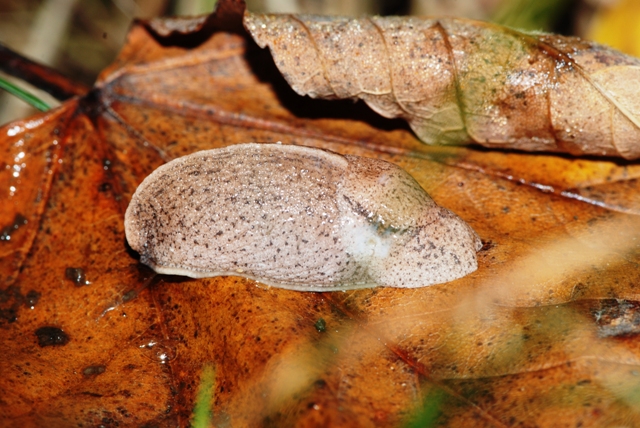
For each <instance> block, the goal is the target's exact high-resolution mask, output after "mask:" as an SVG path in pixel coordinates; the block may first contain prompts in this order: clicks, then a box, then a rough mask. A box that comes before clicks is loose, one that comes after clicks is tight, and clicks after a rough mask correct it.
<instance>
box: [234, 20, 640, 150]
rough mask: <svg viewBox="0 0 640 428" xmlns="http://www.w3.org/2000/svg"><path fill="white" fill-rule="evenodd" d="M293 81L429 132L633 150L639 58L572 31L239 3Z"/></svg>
mask: <svg viewBox="0 0 640 428" xmlns="http://www.w3.org/2000/svg"><path fill="white" fill-rule="evenodd" d="M245 26H246V28H247V29H248V30H249V32H250V33H251V35H252V36H253V38H254V39H255V40H256V42H257V43H258V45H260V46H261V47H265V46H269V47H270V49H271V52H272V55H273V57H274V59H275V62H276V65H277V66H278V68H279V69H280V71H281V73H282V74H283V75H284V76H285V78H286V79H287V81H288V82H289V84H290V85H291V86H292V88H293V89H294V90H295V91H296V92H298V93H299V94H301V95H309V96H311V97H314V98H315V97H318V98H360V99H362V100H364V101H365V102H366V103H367V104H368V105H369V106H370V107H371V108H372V109H373V110H375V111H376V112H378V113H380V114H381V115H383V116H385V117H400V118H403V119H405V120H407V121H408V122H409V125H410V126H411V128H412V129H413V130H414V131H415V133H416V134H417V135H418V137H419V138H420V139H422V140H423V141H425V142H427V143H429V144H435V143H440V144H459V143H464V142H467V141H469V140H473V141H475V142H477V143H479V144H481V145H483V146H486V147H501V148H509V149H519V150H530V151H552V152H568V153H572V154H576V155H581V154H591V155H607V156H621V157H624V158H627V159H637V158H640V143H639V141H640V101H639V100H640V86H639V85H637V84H634V83H633V82H638V81H639V80H640V60H639V59H637V58H633V57H630V56H627V55H624V54H622V53H620V52H617V51H615V50H613V49H610V48H607V47H605V46H602V45H598V44H595V43H590V42H586V41H583V40H580V39H577V38H569V37H563V36H555V35H548V34H536V35H530V34H525V33H521V32H517V31H514V30H511V29H507V28H504V27H500V26H497V25H492V24H487V23H483V22H476V21H469V20H462V19H425V18H416V17H402V18H401V17H385V18H382V17H370V18H363V19H350V18H341V17H318V16H300V15H298V16H292V15H253V14H246V15H245Z"/></svg>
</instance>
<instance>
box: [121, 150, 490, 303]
mask: <svg viewBox="0 0 640 428" xmlns="http://www.w3.org/2000/svg"><path fill="white" fill-rule="evenodd" d="M124 226H125V233H126V237H127V241H128V242H129V245H130V246H131V248H133V249H134V250H135V251H137V252H138V253H140V260H141V262H142V263H144V264H146V265H148V266H150V267H151V268H153V269H154V270H155V271H156V272H158V273H162V274H172V275H185V276H189V277H192V278H203V277H212V276H219V275H236V276H242V277H246V278H250V279H253V280H256V281H259V282H261V283H264V284H267V285H271V286H274V287H281V288H287V289H291V290H299V291H334V290H347V289H354V288H364V287H375V286H389V287H407V288H413V287H422V286H427V285H432V284H438V283H443V282H448V281H451V280H453V279H456V278H460V277H462V276H465V275H467V274H468V273H470V272H473V271H475V270H476V269H477V261H476V251H478V250H479V249H480V248H481V247H482V242H481V241H480V238H479V237H478V235H477V234H476V233H475V232H474V231H473V229H472V228H471V227H470V226H469V225H467V224H466V223H465V222H464V221H463V220H462V219H460V218H459V217H458V216H457V215H455V214H454V213H452V212H451V211H449V210H447V209H446V208H442V207H440V206H438V205H436V203H435V202H434V201H433V200H432V199H431V198H430V197H429V195H428V194H427V193H426V192H425V191H424V190H423V189H422V188H421V187H420V185H419V184H418V183H417V182H416V181H415V180H414V179H413V177H411V176H410V175H409V174H408V173H407V172H405V171H404V170H403V169H401V168H400V167H398V166H396V165H394V164H392V163H389V162H385V161H382V160H378V159H370V158H364V157H359V156H351V155H344V156H343V155H339V154H337V153H333V152H329V151H326V150H320V149H314V148H308V147H301V146H294V145H283V144H256V143H250V144H238V145H233V146H229V147H225V148H221V149H213V150H205V151H201V152H197V153H193V154H190V155H187V156H184V157H181V158H178V159H175V160H173V161H171V162H169V163H167V164H165V165H162V166H161V167H159V168H158V169H156V170H155V171H154V172H153V173H151V174H150V175H149V176H148V177H147V178H146V179H145V180H144V181H143V182H142V183H141V184H140V186H139V187H138V188H137V190H136V191H135V193H134V195H133V197H132V199H131V202H130V204H129V206H128V208H127V211H126V214H125V222H124Z"/></svg>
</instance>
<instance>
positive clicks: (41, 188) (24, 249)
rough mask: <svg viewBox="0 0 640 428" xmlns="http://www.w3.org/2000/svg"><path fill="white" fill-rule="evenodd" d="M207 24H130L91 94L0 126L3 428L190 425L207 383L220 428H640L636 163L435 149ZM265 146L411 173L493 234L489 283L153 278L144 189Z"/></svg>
mask: <svg viewBox="0 0 640 428" xmlns="http://www.w3.org/2000/svg"><path fill="white" fill-rule="evenodd" d="M231 6H233V4H231ZM231 9H232V7H231ZM237 19H238V21H237V22H238V23H239V17H238V18H237ZM202 22H203V21H202V20H198V21H197V22H195V23H192V24H189V23H185V22H180V23H175V24H174V23H168V24H166V25H165V26H164V28H165V29H169V30H167V31H166V32H165V33H162V34H166V36H163V35H162V34H159V33H156V32H155V31H154V28H156V27H154V26H153V25H147V24H145V23H138V24H136V25H134V27H133V28H132V30H131V33H130V35H129V39H128V41H127V44H126V45H125V46H124V48H123V51H122V53H121V55H120V56H119V58H118V59H117V60H116V62H115V63H114V64H113V65H112V66H111V67H110V68H109V69H107V70H105V71H104V73H103V74H102V75H101V77H100V79H99V81H98V82H97V84H96V86H95V88H94V89H93V90H92V91H91V92H89V93H88V94H87V95H85V96H83V97H79V98H75V99H72V100H70V101H67V102H66V103H65V104H63V105H62V106H61V107H60V108H58V109H57V110H55V111H52V112H49V113H46V114H42V115H39V116H36V117H32V118H29V119H26V120H24V121H20V122H14V123H11V124H8V125H6V126H5V127H3V128H2V129H0V135H1V143H0V200H1V201H2V210H1V211H0V230H1V231H2V235H1V236H2V240H0V260H1V261H0V281H1V282H0V284H2V285H0V347H2V349H3V350H4V351H3V358H2V359H0V388H1V389H2V390H3V391H4V393H3V395H2V397H0V409H1V410H0V414H2V425H3V426H15V427H18V426H19V427H24V426H70V425H77V426H98V425H102V426H116V425H118V426H144V425H146V426H176V425H181V426H186V425H188V423H189V421H190V419H191V418H192V411H193V409H194V407H195V398H196V395H197V392H198V386H199V382H200V379H201V375H202V374H203V372H204V371H207V370H209V371H210V370H211V368H213V370H214V372H215V381H214V385H215V386H214V390H213V393H212V400H211V403H210V404H211V411H212V423H213V424H214V425H215V426H234V427H236V426H293V425H295V426H329V425H331V426H380V425H397V426H401V425H403V424H405V423H409V422H410V421H412V420H414V418H419V417H421V415H425V414H426V413H425V412H427V411H429V409H431V410H433V409H435V410H433V411H435V413H436V414H437V423H439V424H441V425H444V426H461V425H463V424H466V425H468V426H471V425H473V426H510V425H527V426H536V425H554V426H569V425H570V426H575V425H582V426H606V425H618V424H624V425H637V424H640V408H639V407H638V404H637V403H638V400H637V397H638V394H639V391H640V375H639V373H640V366H639V365H640V348H639V345H638V343H640V342H638V341H637V340H636V339H637V337H636V336H637V334H638V327H637V324H638V316H637V314H636V313H637V306H638V291H637V290H638V289H639V287H640V269H639V266H638V264H639V262H640V217H639V216H638V214H640V206H639V205H638V204H639V202H638V196H637V186H638V184H637V183H638V178H639V177H640V165H638V164H637V162H632V161H615V160H611V159H599V158H582V159H573V158H569V157H562V156H554V155H549V154H525V153H517V152H493V151H488V150H485V149H473V148H461V147H431V146H427V145H424V144H423V143H421V142H420V141H418V140H417V139H416V137H415V136H414V134H413V133H412V132H411V131H410V130H409V129H408V128H407V127H406V126H405V125H403V123H402V122H400V121H396V120H387V119H382V118H379V117H378V116H377V115H375V114H374V113H372V112H371V111H370V110H369V109H368V108H367V107H366V106H364V105H363V104H362V103H356V104H354V103H352V102H350V101H336V102H330V101H318V100H310V99H307V98H302V97H299V96H298V95H296V94H295V93H294V92H293V91H292V90H291V89H290V88H289V87H288V85H287V84H286V82H285V81H284V79H283V78H282V77H281V76H280V75H279V73H278V71H277V68H276V67H275V65H274V63H273V60H272V59H271V57H270V55H269V53H268V51H266V50H262V49H260V48H259V47H257V46H256V45H255V44H254V43H253V42H252V41H251V39H250V38H249V37H248V36H247V35H246V34H244V33H242V32H241V31H240V30H238V32H236V33H234V32H223V31H217V30H216V28H218V27H216V25H219V24H216V22H217V21H216V20H215V19H213V18H210V21H206V20H205V21H204V22H205V24H202ZM206 22H211V23H210V24H206ZM176 28H178V29H187V30H189V29H195V31H196V34H197V37H195V36H194V37H195V40H196V42H193V41H191V43H185V40H189V37H188V31H187V33H185V34H182V33H180V31H178V33H175V32H174V31H173V30H171V29H176ZM227 28H229V29H233V26H232V25H230V26H229V27H227ZM176 31H177V30H176ZM176 34H177V35H176ZM250 141H260V142H275V141H282V142H283V143H287V144H301V145H308V146H313V147H321V148H328V149H331V150H334V151H336V152H340V153H354V154H358V155H361V156H369V157H377V158H381V159H385V160H388V161H391V162H394V163H396V164H398V165H400V166H402V167H403V168H405V169H406V170H407V171H408V172H410V173H411V174H412V175H413V176H414V177H415V178H416V180H418V181H419V182H420V184H421V185H422V186H423V187H424V188H425V190H427V191H428V192H429V193H430V194H431V196H432V197H433V198H434V200H436V201H437V202H438V203H439V204H441V205H443V206H446V207H447V208H449V209H451V210H453V211H454V212H456V213H457V214H458V215H460V216H461V217H462V218H463V219H465V220H466V221H467V222H468V223H470V224H471V226H472V227H473V228H474V229H475V230H476V231H477V232H478V233H479V235H480V236H481V237H482V239H483V241H484V248H483V250H482V251H481V252H480V253H479V265H480V267H479V269H478V271H476V272H475V273H473V274H471V275H469V276H467V277H465V278H462V279H459V280H456V281H453V282H450V283H447V284H441V285H435V286H431V287H426V288H420V289H411V290H406V289H404V290H403V289H391V288H374V289H366V290H357V291H350V292H336V293H303V292H295V291H287V290H281V289H276V288H269V287H266V286H263V285H261V284H258V283H255V282H253V281H250V280H245V279H240V278H235V277H218V278H212V279H202V280H191V279H185V278H179V277H164V276H155V275H154V274H153V273H152V272H151V271H149V270H148V269H146V268H144V267H142V266H141V265H140V264H139V262H138V259H137V255H136V254H135V253H134V252H132V251H131V250H130V249H129V248H128V247H127V245H126V242H125V238H124V230H123V216H124V211H125V209H126V206H127V204H128V201H129V199H130V197H131V195H132V193H133V191H134V190H135V188H136V186H137V185H138V184H139V183H140V182H141V181H142V179H143V178H144V177H145V176H147V175H148V174H149V173H150V172H151V171H152V170H153V169H155V168H156V167H157V166H159V165H161V164H162V163H164V162H166V161H167V160H170V159H173V158H175V157H178V156H181V155H184V154H187V153H191V152H193V151H196V150H200V149H208V148H214V147H222V146H226V145H230V144H236V143H243V142H250ZM421 412H422V413H421Z"/></svg>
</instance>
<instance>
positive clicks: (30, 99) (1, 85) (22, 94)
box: [0, 77, 51, 111]
mask: <svg viewBox="0 0 640 428" xmlns="http://www.w3.org/2000/svg"><path fill="white" fill-rule="evenodd" d="M0 89H4V90H5V91H7V92H9V93H10V94H12V95H15V96H16V97H18V98H20V99H21V100H22V101H24V102H26V103H27V104H29V105H31V106H33V107H35V108H37V109H38V110H40V111H47V110H49V109H50V108H51V107H50V106H49V104H47V103H45V102H44V101H42V100H41V99H40V98H37V97H35V96H34V95H32V94H30V93H28V92H26V91H25V90H23V89H21V88H18V87H17V86H16V85H14V84H13V83H11V82H8V81H7V80H5V79H3V78H1V77H0Z"/></svg>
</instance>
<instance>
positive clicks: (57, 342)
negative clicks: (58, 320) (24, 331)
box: [36, 326, 69, 348]
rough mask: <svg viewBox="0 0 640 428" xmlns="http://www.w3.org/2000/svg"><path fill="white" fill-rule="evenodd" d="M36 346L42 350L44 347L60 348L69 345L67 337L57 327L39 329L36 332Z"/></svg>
mask: <svg viewBox="0 0 640 428" xmlns="http://www.w3.org/2000/svg"><path fill="white" fill-rule="evenodd" d="M36 336H37V338H38V345H40V346H41V347H42V348H44V347H45V346H62V345H66V344H67V343H69V336H68V335H67V333H65V332H64V331H63V330H62V329H61V328H59V327H51V326H46V327H40V328H39V329H37V330H36Z"/></svg>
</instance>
